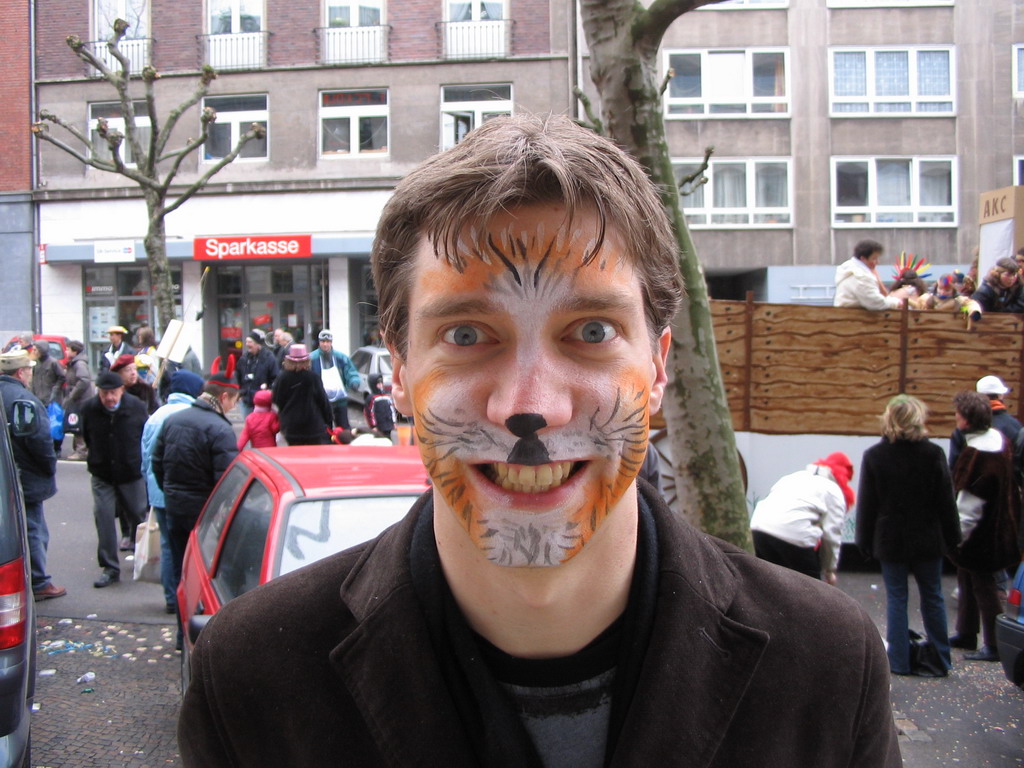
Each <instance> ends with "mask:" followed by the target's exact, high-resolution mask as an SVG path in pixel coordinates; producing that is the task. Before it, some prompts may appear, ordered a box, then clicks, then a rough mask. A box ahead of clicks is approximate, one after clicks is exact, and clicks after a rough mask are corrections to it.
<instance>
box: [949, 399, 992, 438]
mask: <svg viewBox="0 0 1024 768" xmlns="http://www.w3.org/2000/svg"><path fill="white" fill-rule="evenodd" d="M953 407H955V408H956V412H957V413H959V414H960V415H961V416H963V417H964V421H966V422H967V431H968V432H981V431H982V430H985V429H988V428H989V427H991V426H992V404H991V403H990V402H989V399H988V398H987V397H986V396H985V395H983V394H981V393H980V392H974V391H972V390H964V391H963V392H957V393H956V395H954V396H953Z"/></svg>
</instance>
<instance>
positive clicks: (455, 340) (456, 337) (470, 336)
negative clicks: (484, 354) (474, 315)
mask: <svg viewBox="0 0 1024 768" xmlns="http://www.w3.org/2000/svg"><path fill="white" fill-rule="evenodd" d="M442 338H443V339H444V340H445V341H447V342H448V343H449V344H455V345H456V346H459V347H471V346H473V345H474V344H476V343H477V342H478V341H479V340H480V334H479V333H478V332H477V330H476V328H474V327H473V326H472V325H457V326H455V327H454V328H449V329H448V330H447V331H445V332H444V336H443V337H442Z"/></svg>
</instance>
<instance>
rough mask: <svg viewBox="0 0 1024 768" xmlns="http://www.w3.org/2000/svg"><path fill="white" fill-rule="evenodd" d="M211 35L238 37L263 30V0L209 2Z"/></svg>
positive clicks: (213, 0) (210, 0) (218, 0)
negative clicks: (244, 33) (245, 33)
mask: <svg viewBox="0 0 1024 768" xmlns="http://www.w3.org/2000/svg"><path fill="white" fill-rule="evenodd" d="M209 8H210V34H211V35H238V34H242V33H243V32H259V31H261V30H262V29H263V2H262V0H209Z"/></svg>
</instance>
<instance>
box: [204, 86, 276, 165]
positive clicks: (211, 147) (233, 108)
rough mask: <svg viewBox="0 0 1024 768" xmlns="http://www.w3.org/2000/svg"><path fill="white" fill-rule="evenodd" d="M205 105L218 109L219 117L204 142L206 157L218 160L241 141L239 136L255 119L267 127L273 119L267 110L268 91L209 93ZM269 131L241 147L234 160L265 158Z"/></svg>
mask: <svg viewBox="0 0 1024 768" xmlns="http://www.w3.org/2000/svg"><path fill="white" fill-rule="evenodd" d="M203 107H204V108H205V107H211V108H213V109H215V110H216V111H217V121H216V122H215V123H212V124H211V125H210V135H209V138H207V140H206V144H205V145H204V152H205V159H207V160H219V159H220V158H222V157H224V156H226V155H227V154H228V153H229V152H231V150H232V149H234V147H235V145H236V144H237V143H238V139H239V137H240V136H241V135H242V134H243V133H245V132H246V131H248V130H249V129H250V128H251V127H252V124H253V123H257V124H259V125H262V126H263V128H264V129H266V128H267V125H268V122H269V120H270V116H269V113H268V112H267V96H266V94H251V95H246V96H207V97H206V98H205V99H203ZM269 140H270V137H269V135H265V136H264V137H263V138H262V139H250V140H249V141H248V142H246V144H245V146H244V147H242V151H241V153H240V154H239V155H238V158H236V160H235V162H238V161H240V160H265V159H266V158H267V146H268V142H269Z"/></svg>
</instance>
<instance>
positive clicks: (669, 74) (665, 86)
mask: <svg viewBox="0 0 1024 768" xmlns="http://www.w3.org/2000/svg"><path fill="white" fill-rule="evenodd" d="M675 76H676V71H675V70H674V69H672V68H671V67H669V70H668V72H666V73H665V77H664V79H663V80H662V81H661V87H660V88H659V89H658V95H659V96H664V95H665V91H666V90H667V89H668V84H669V83H671V82H672V78H673V77H675Z"/></svg>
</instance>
